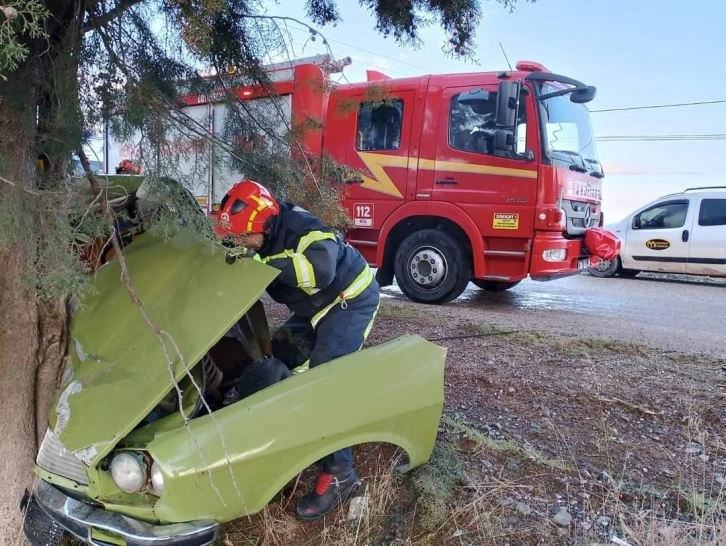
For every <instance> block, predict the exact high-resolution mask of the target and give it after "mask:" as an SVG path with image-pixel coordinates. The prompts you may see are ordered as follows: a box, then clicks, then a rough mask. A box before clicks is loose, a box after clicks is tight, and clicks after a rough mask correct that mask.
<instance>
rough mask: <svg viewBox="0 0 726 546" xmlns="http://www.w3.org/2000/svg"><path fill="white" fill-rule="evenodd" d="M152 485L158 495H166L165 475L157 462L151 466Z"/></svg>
mask: <svg viewBox="0 0 726 546" xmlns="http://www.w3.org/2000/svg"><path fill="white" fill-rule="evenodd" d="M151 485H152V486H154V491H156V493H157V494H159V495H161V494H162V493H164V475H163V474H162V473H161V468H159V465H158V464H157V463H156V461H154V464H152V465H151Z"/></svg>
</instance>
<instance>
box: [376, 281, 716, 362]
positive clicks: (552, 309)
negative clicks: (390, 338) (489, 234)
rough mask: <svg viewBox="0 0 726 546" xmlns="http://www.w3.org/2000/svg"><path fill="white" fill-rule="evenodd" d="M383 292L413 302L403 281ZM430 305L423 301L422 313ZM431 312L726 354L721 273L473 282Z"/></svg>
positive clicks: (675, 348) (387, 296) (565, 332)
mask: <svg viewBox="0 0 726 546" xmlns="http://www.w3.org/2000/svg"><path fill="white" fill-rule="evenodd" d="M383 293H384V295H385V296H384V297H385V298H386V299H393V300H400V301H408V300H406V299H405V297H404V296H403V295H402V294H401V293H400V291H399V289H398V287H396V286H393V287H387V288H385V289H384V290H383ZM409 303H410V302H409ZM429 308H431V306H421V310H422V311H423V312H425V311H426V310H427V309H429ZM431 312H432V313H433V314H436V315H439V314H441V315H442V318H443V317H445V316H446V314H451V315H452V316H462V315H464V316H466V317H467V318H474V319H476V318H480V319H481V320H482V322H487V323H489V322H496V323H499V324H505V325H511V326H517V327H520V328H526V329H536V330H541V331H550V332H556V333H562V334H570V335H578V336H582V337H607V338H613V339H621V340H627V341H635V342H643V343H647V344H655V345H658V346H660V347H663V348H667V349H673V350H688V351H698V352H700V351H707V352H717V353H722V354H726V282H723V281H721V280H719V281H713V282H698V281H677V280H665V279H658V278H652V277H643V276H642V275H641V276H639V277H637V278H635V279H625V278H617V277H616V278H609V279H599V278H594V277H591V276H589V275H578V276H574V277H569V278H565V279H559V280H556V281H549V282H535V281H531V280H525V281H522V282H521V283H520V284H519V285H517V286H515V287H514V288H512V289H510V290H508V291H506V292H498V293H496V292H486V291H484V290H480V289H478V288H476V287H475V286H474V285H471V284H470V285H469V288H468V289H467V290H466V292H464V294H462V296H461V297H459V298H458V299H457V300H456V301H454V302H452V303H450V304H448V305H446V306H443V307H439V308H435V307H434V308H433V309H432V310H431Z"/></svg>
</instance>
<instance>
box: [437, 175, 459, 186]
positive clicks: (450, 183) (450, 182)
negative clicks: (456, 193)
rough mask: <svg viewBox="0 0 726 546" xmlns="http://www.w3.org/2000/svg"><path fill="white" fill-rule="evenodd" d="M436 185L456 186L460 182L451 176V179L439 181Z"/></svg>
mask: <svg viewBox="0 0 726 546" xmlns="http://www.w3.org/2000/svg"><path fill="white" fill-rule="evenodd" d="M436 183H437V184H448V185H454V184H458V183H459V181H458V180H457V179H456V178H452V177H450V176H449V177H446V178H444V179H443V180H437V181H436Z"/></svg>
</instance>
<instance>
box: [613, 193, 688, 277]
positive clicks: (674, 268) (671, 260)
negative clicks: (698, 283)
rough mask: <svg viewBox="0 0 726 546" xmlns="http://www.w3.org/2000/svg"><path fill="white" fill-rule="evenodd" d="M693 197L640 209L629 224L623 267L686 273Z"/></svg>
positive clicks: (675, 199)
mask: <svg viewBox="0 0 726 546" xmlns="http://www.w3.org/2000/svg"><path fill="white" fill-rule="evenodd" d="M694 208H695V207H694V206H693V200H692V199H689V198H681V197H679V198H673V199H668V200H664V201H661V202H659V203H656V204H654V205H650V206H649V207H647V208H646V209H644V210H642V211H640V212H638V213H637V214H635V215H634V216H633V219H632V220H631V222H630V225H629V226H628V236H627V240H626V248H625V252H623V258H622V259H623V267H625V268H626V269H637V270H641V271H662V272H667V273H686V265H687V263H688V245H689V238H690V237H689V230H690V226H691V222H692V216H693V213H694Z"/></svg>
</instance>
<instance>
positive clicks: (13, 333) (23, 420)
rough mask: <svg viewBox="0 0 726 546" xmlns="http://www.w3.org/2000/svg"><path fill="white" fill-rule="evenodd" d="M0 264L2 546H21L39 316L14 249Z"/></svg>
mask: <svg viewBox="0 0 726 546" xmlns="http://www.w3.org/2000/svg"><path fill="white" fill-rule="evenodd" d="M0 263H2V264H4V267H3V269H2V270H1V272H0V438H2V441H0V460H2V461H3V465H2V467H0V481H1V482H2V484H3V487H2V489H0V544H2V545H3V546H4V545H6V544H7V545H8V546H10V545H14V544H21V543H22V537H23V535H22V526H21V523H22V520H21V513H20V499H21V498H22V495H23V492H24V491H25V488H26V487H28V486H29V485H30V484H31V483H32V464H33V460H34V458H35V455H36V451H37V437H38V433H37V430H36V422H35V421H36V419H35V377H36V370H37V360H36V359H37V351H38V313H37V311H36V306H35V298H34V295H33V294H30V293H28V291H25V290H22V289H21V288H20V286H19V285H20V279H21V277H22V275H23V270H22V266H21V263H22V262H21V260H20V259H19V256H18V254H17V251H16V249H3V250H0Z"/></svg>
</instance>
